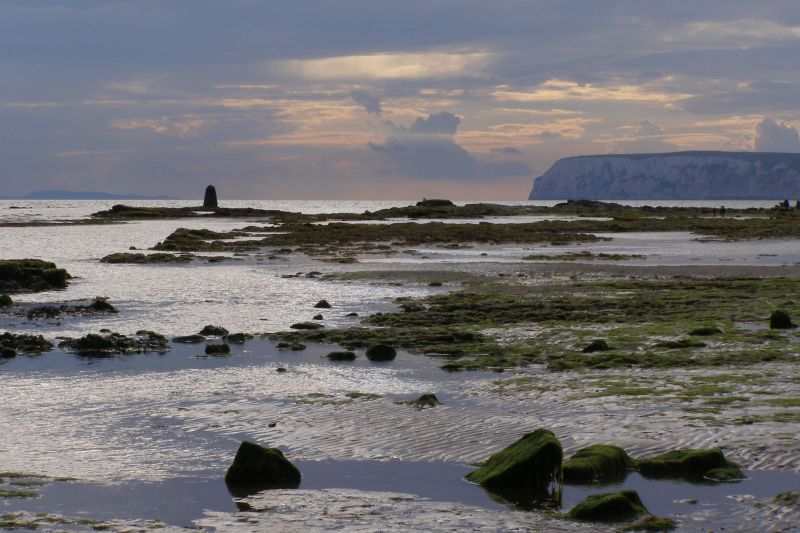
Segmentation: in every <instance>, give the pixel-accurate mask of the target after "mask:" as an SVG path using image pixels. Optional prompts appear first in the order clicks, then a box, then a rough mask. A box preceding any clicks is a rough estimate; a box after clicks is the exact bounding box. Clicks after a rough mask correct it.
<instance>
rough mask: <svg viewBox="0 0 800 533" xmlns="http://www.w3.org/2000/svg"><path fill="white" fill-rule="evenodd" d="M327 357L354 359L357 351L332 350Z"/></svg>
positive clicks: (340, 359) (332, 359)
mask: <svg viewBox="0 0 800 533" xmlns="http://www.w3.org/2000/svg"><path fill="white" fill-rule="evenodd" d="M326 357H327V358H328V359H329V360H331V361H354V360H355V358H356V353H355V352H350V351H338V352H331V353H329V354H328V355H327V356H326Z"/></svg>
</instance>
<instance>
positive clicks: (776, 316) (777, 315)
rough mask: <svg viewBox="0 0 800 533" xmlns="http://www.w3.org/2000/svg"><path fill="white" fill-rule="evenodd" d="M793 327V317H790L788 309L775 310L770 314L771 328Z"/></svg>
mask: <svg viewBox="0 0 800 533" xmlns="http://www.w3.org/2000/svg"><path fill="white" fill-rule="evenodd" d="M793 327H794V324H792V317H790V316H789V313H787V312H786V311H781V310H780V309H778V310H777V311H773V312H772V314H771V315H770V316H769V328H770V329H791V328H793Z"/></svg>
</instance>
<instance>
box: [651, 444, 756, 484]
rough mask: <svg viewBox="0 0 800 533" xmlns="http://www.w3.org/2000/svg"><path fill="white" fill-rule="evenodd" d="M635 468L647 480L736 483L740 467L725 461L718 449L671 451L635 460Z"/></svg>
mask: <svg viewBox="0 0 800 533" xmlns="http://www.w3.org/2000/svg"><path fill="white" fill-rule="evenodd" d="M636 469H637V470H638V471H639V472H640V473H641V474H642V475H643V476H644V477H650V478H683V479H688V480H694V481H702V480H710V481H739V480H741V479H742V478H744V474H742V469H741V467H740V466H739V465H738V464H736V463H734V462H733V461H729V460H728V459H726V458H725V455H724V454H723V453H722V450H720V449H719V448H711V449H708V450H693V449H685V450H672V451H670V452H667V453H663V454H661V455H658V456H656V457H652V458H650V459H639V460H637V461H636Z"/></svg>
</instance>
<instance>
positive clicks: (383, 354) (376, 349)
mask: <svg viewBox="0 0 800 533" xmlns="http://www.w3.org/2000/svg"><path fill="white" fill-rule="evenodd" d="M365 355H366V356H367V359H369V360H370V361H392V360H394V358H395V357H397V350H395V349H394V348H393V347H392V346H389V345H388V344H376V345H374V346H370V347H369V348H367V351H366V352H365Z"/></svg>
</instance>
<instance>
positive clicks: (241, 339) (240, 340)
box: [225, 333, 253, 344]
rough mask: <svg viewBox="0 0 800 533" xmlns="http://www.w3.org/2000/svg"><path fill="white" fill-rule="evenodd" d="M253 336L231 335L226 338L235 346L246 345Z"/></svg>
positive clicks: (245, 334) (248, 334)
mask: <svg viewBox="0 0 800 533" xmlns="http://www.w3.org/2000/svg"><path fill="white" fill-rule="evenodd" d="M252 338H253V336H252V335H251V334H250V333H230V334H228V335H226V336H225V340H226V341H228V342H231V343H233V344H244V343H245V341H249V340H250V339H252Z"/></svg>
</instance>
